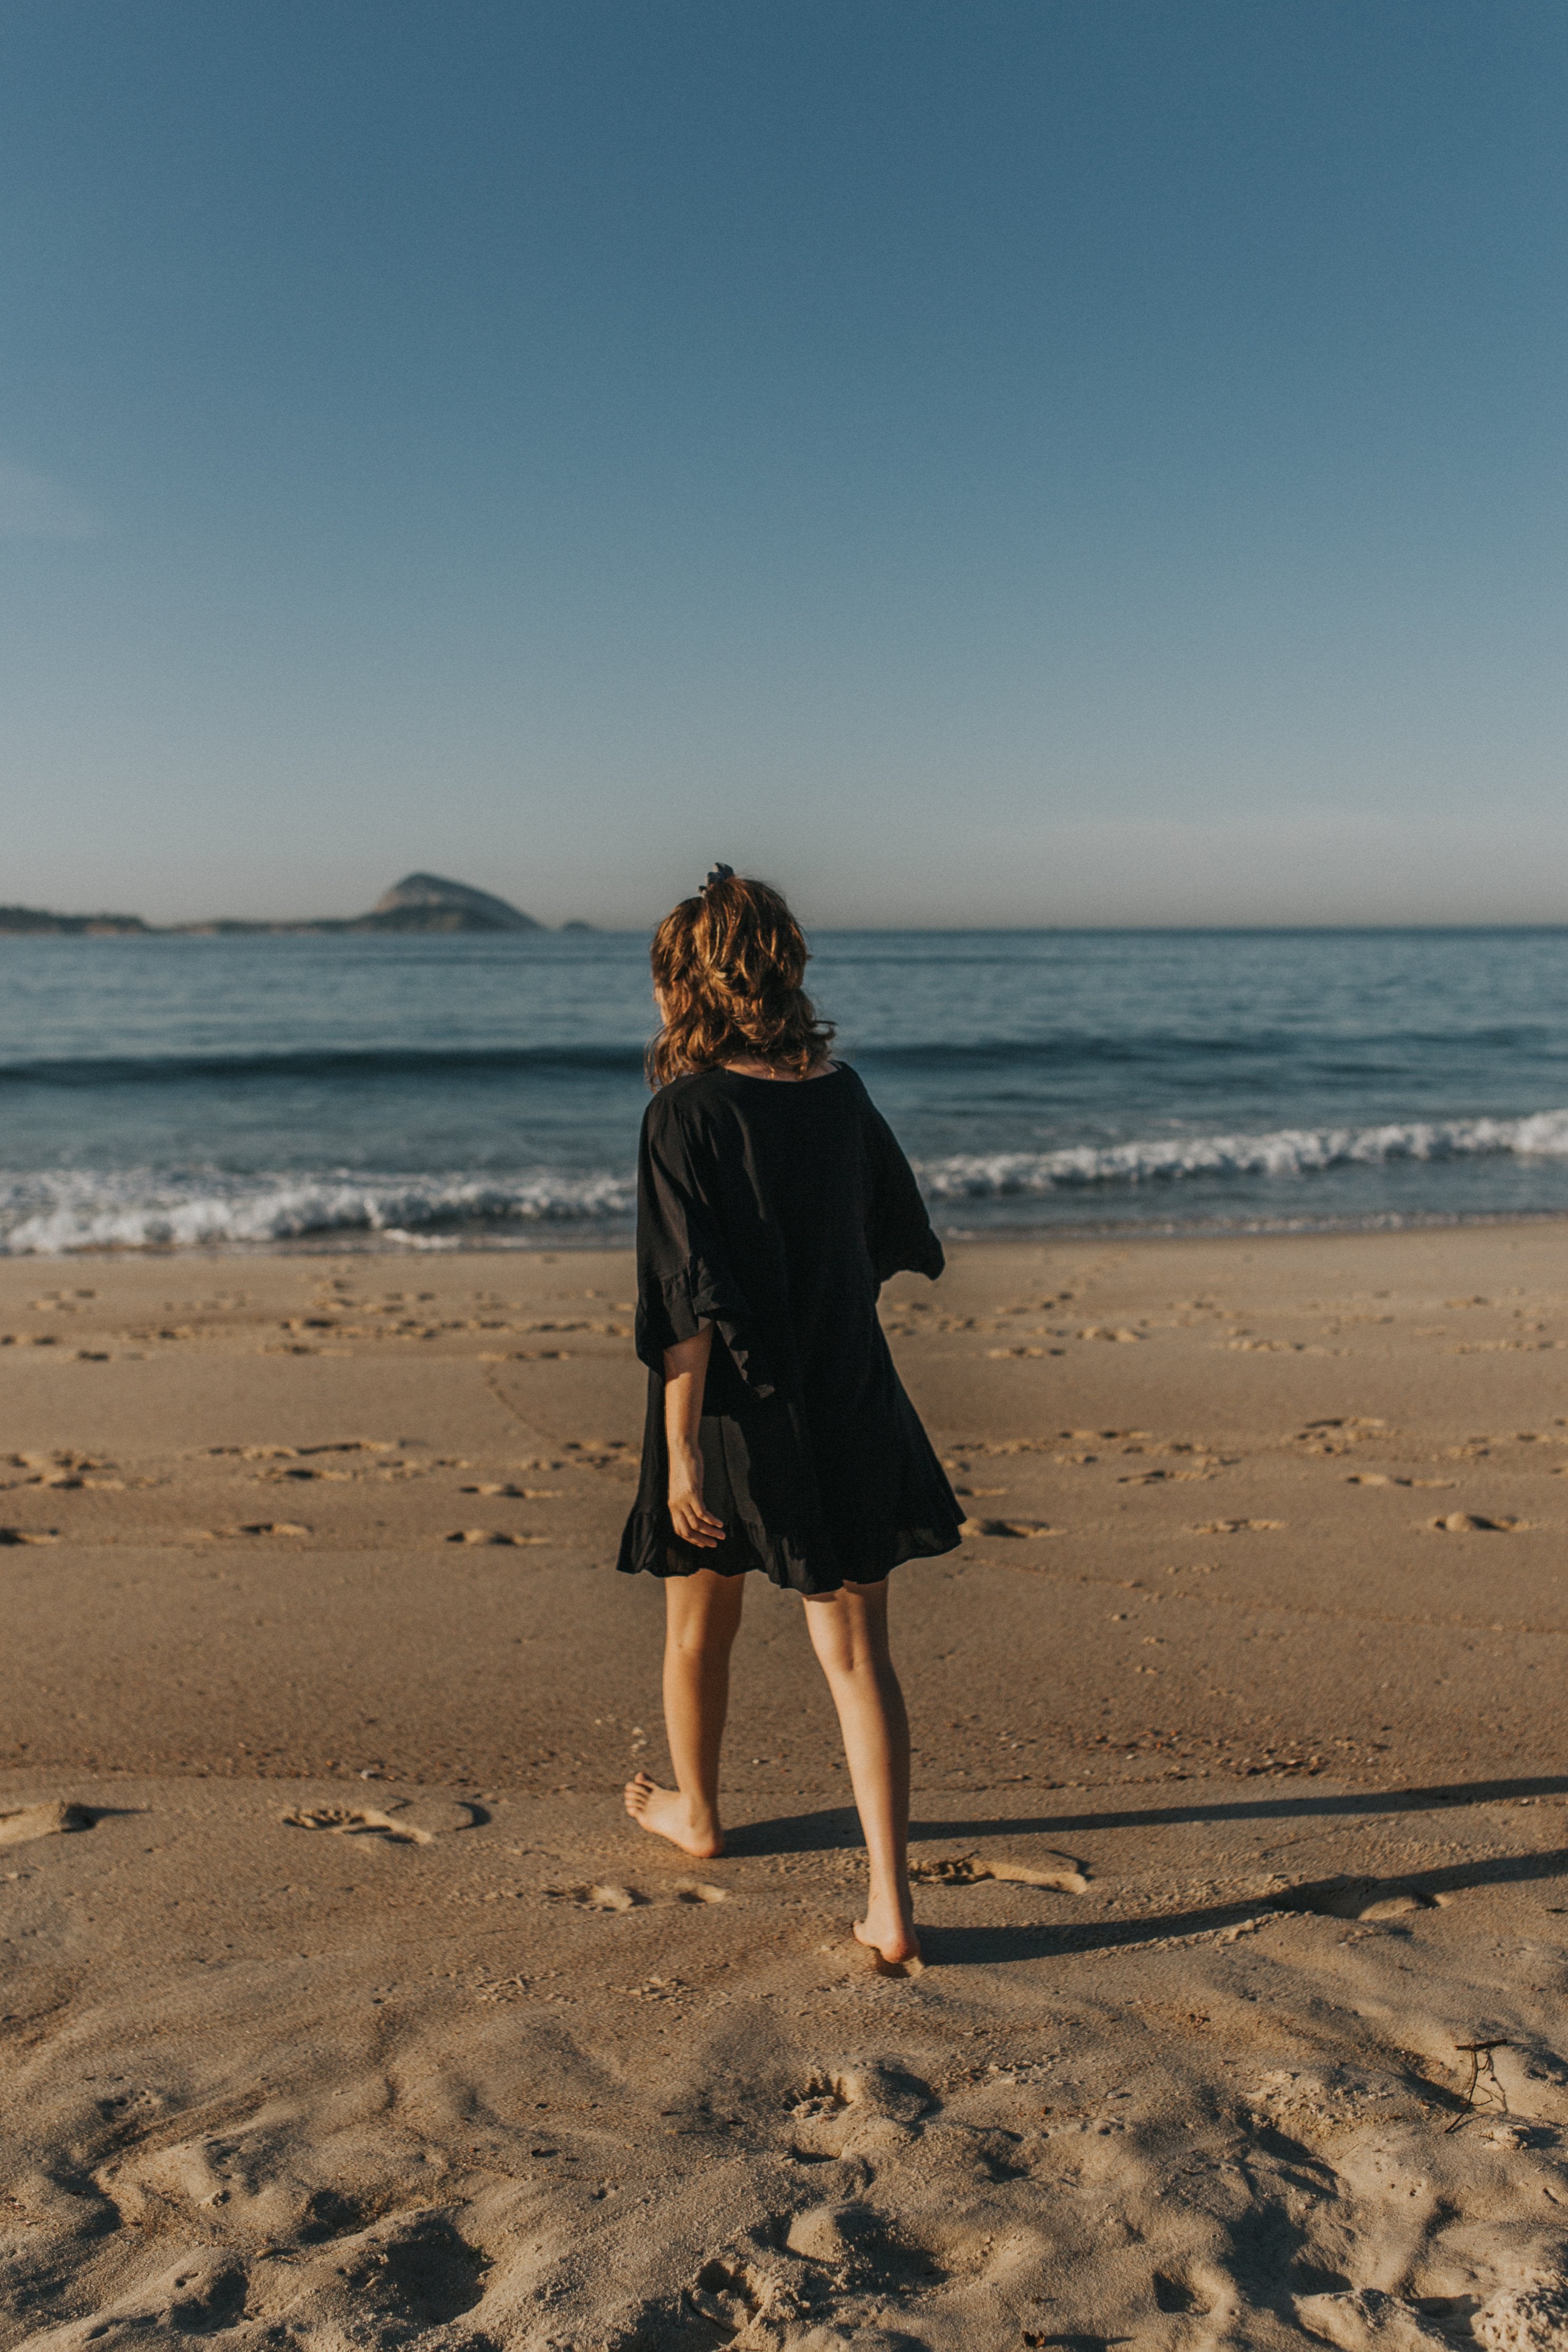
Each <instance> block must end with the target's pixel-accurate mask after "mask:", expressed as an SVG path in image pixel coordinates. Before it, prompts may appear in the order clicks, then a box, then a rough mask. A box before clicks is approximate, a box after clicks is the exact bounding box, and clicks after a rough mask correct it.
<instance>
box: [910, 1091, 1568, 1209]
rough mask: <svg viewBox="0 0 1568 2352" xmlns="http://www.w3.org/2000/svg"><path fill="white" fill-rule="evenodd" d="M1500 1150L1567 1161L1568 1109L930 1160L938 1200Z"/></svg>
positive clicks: (926, 1172)
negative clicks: (1513, 1115) (1514, 1114)
mask: <svg viewBox="0 0 1568 2352" xmlns="http://www.w3.org/2000/svg"><path fill="white" fill-rule="evenodd" d="M1499 1153H1511V1154H1513V1155H1514V1156H1515V1157H1518V1158H1521V1159H1563V1158H1568V1110H1542V1111H1534V1112H1531V1115H1530V1116H1529V1117H1528V1118H1455V1119H1413V1120H1408V1121H1406V1122H1403V1123H1400V1124H1396V1125H1390V1126H1385V1127H1319V1128H1301V1127H1285V1128H1279V1129H1275V1131H1274V1132H1273V1133H1272V1134H1269V1135H1190V1136H1162V1137H1159V1138H1158V1139H1150V1140H1144V1141H1137V1142H1132V1143H1110V1144H1103V1145H1093V1144H1087V1143H1085V1144H1073V1145H1070V1146H1068V1147H1067V1148H1066V1149H1065V1150H1058V1151H988V1152H977V1153H967V1152H956V1153H955V1154H954V1155H953V1156H952V1157H951V1158H950V1159H946V1160H927V1161H925V1163H924V1164H923V1165H922V1167H921V1169H920V1178H921V1182H922V1184H923V1186H924V1188H925V1192H926V1195H927V1197H928V1198H929V1199H931V1200H935V1201H956V1200H970V1201H972V1200H982V1199H986V1198H992V1199H995V1198H998V1197H1000V1196H1003V1195H1008V1194H1012V1195H1019V1194H1029V1193H1045V1192H1067V1191H1071V1190H1077V1189H1081V1188H1082V1187H1085V1186H1089V1185H1095V1186H1101V1185H1103V1186H1106V1187H1113V1186H1118V1185H1133V1184H1161V1183H1164V1184H1170V1183H1178V1182H1180V1181H1182V1180H1183V1179H1185V1178H1188V1177H1193V1176H1275V1177H1295V1176H1308V1175H1315V1174H1317V1173H1319V1172H1321V1171H1323V1170H1325V1169H1330V1168H1348V1167H1353V1166H1356V1165H1361V1166H1367V1167H1387V1166H1389V1165H1390V1164H1391V1163H1393V1162H1395V1161H1397V1160H1473V1159H1479V1158H1484V1157H1490V1156H1492V1155H1495V1154H1499Z"/></svg>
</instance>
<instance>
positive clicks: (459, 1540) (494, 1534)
mask: <svg viewBox="0 0 1568 2352" xmlns="http://www.w3.org/2000/svg"><path fill="white" fill-rule="evenodd" d="M442 1540H443V1541H444V1542H445V1543H455V1544H542V1543H549V1536H517V1535H507V1533H506V1532H505V1531H504V1530H503V1529H501V1528H457V1529H456V1530H455V1532H454V1533H453V1534H451V1535H449V1536H445V1537H444V1538H442Z"/></svg>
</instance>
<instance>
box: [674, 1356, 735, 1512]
mask: <svg viewBox="0 0 1568 2352" xmlns="http://www.w3.org/2000/svg"><path fill="white" fill-rule="evenodd" d="M712 1353H713V1325H712V1324H711V1323H705V1324H704V1325H703V1328H702V1329H701V1330H700V1331H699V1332H698V1333H697V1335H696V1337H695V1339H683V1340H682V1341H681V1343H680V1345H679V1346H678V1347H675V1348H666V1349H665V1350H664V1435H665V1438H666V1440H667V1442H668V1444H669V1451H670V1518H671V1521H672V1523H673V1525H674V1530H675V1533H676V1534H677V1535H678V1536H679V1537H680V1538H681V1540H682V1541H683V1543H689V1544H695V1546H696V1547H697V1549H699V1550H701V1551H711V1550H712V1549H713V1548H714V1547H715V1545H716V1544H721V1543H722V1542H723V1541H724V1522H723V1521H722V1520H721V1519H716V1518H715V1517H714V1516H713V1514H712V1512H711V1511H706V1510H704V1508H703V1458H702V1454H700V1452H699V1451H698V1449H697V1428H698V1424H699V1423H700V1422H701V1420H702V1417H703V1384H704V1382H705V1381H706V1379H707V1360H708V1358H709V1356H710V1355H711V1354H712Z"/></svg>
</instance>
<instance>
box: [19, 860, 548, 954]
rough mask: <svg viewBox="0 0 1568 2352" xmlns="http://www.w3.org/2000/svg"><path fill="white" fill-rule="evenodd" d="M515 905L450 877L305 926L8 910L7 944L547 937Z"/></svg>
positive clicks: (410, 882)
mask: <svg viewBox="0 0 1568 2352" xmlns="http://www.w3.org/2000/svg"><path fill="white" fill-rule="evenodd" d="M543 929H545V925H544V924H543V923H540V922H536V920H535V919H534V918H533V916H532V915H525V914H524V912H523V910H522V908H520V907H514V906H513V905H512V903H511V901H510V899H508V898H497V897H496V896H495V895H494V894H493V892H491V891H489V890H476V889H475V888H474V887H473V886H472V884H470V883H467V882H449V881H448V880H447V879H446V877H445V876H444V875H442V874H405V875H404V876H403V877H402V881H401V882H394V883H393V884H392V888H391V889H390V890H383V891H382V895H381V897H380V898H378V899H377V900H376V903H375V905H374V906H373V907H372V908H371V911H370V913H369V914H368V915H322V916H319V917H317V918H315V919H311V920H307V921H298V922H281V921H279V922H250V921H244V920H241V919H239V918H237V917H234V918H231V917H226V916H220V917H217V918H215V919H214V920H213V921H211V922H206V923H149V922H144V921H143V919H142V918H141V916H140V915H110V914H99V915H54V914H50V913H48V912H47V910H46V909H45V908H40V907H0V937H5V936H9V937H13V938H16V937H20V936H30V937H50V936H53V937H56V938H67V939H94V940H102V939H120V938H146V939H152V938H154V937H156V938H162V939H169V938H181V937H183V938H187V939H229V938H234V937H236V936H237V937H244V936H247V935H256V934H257V933H271V932H279V931H282V932H300V931H305V932H314V931H542V930H543ZM561 929H563V930H567V931H591V930H592V929H593V925H592V924H591V923H584V922H580V921H574V922H570V923H563V924H562V926H561Z"/></svg>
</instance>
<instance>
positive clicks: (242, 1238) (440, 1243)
mask: <svg viewBox="0 0 1568 2352" xmlns="http://www.w3.org/2000/svg"><path fill="white" fill-rule="evenodd" d="M1497 1155H1512V1156H1513V1157H1516V1158H1520V1159H1559V1160H1560V1159H1568V1110H1548V1111H1536V1112H1534V1113H1532V1114H1531V1116H1530V1117H1529V1118H1470V1119H1432V1120H1411V1121H1406V1122H1403V1123H1397V1124H1392V1125H1386V1126H1381V1127H1343V1128H1281V1129H1276V1130H1274V1131H1273V1132H1272V1133H1270V1134H1266V1135H1197V1136H1162V1137H1159V1138H1154V1139H1140V1140H1135V1141H1133V1142H1129V1143H1113V1144H1103V1145H1093V1144H1074V1145H1070V1146H1067V1147H1065V1148H1064V1149H1062V1150H1056V1151H992V1152H977V1153H967V1152H960V1153H955V1154H954V1155H953V1156H951V1157H950V1158H947V1159H943V1160H927V1161H925V1162H923V1163H917V1167H916V1173H917V1174H918V1176H919V1179H920V1182H921V1186H922V1189H923V1190H924V1192H925V1195H926V1197H927V1199H928V1200H930V1201H932V1202H935V1203H938V1204H940V1203H942V1202H956V1201H979V1200H986V1199H992V1200H997V1199H1003V1198H1009V1197H1011V1198H1015V1199H1017V1198H1028V1197H1030V1196H1031V1195H1033V1196H1035V1197H1040V1196H1043V1195H1046V1194H1049V1193H1052V1192H1082V1191H1084V1190H1086V1189H1091V1188H1092V1189H1103V1190H1105V1191H1107V1192H1116V1191H1118V1190H1124V1189H1126V1188H1130V1187H1134V1186H1137V1185H1152V1184H1157V1185H1165V1184H1177V1183H1180V1182H1182V1181H1186V1180H1189V1179H1191V1178H1194V1177H1210V1178H1220V1179H1223V1178H1225V1177H1227V1176H1240V1177H1259V1176H1261V1177H1270V1178H1276V1179H1287V1180H1288V1179H1291V1178H1299V1177H1302V1176H1308V1175H1314V1174H1319V1173H1322V1172H1323V1171H1328V1170H1332V1169H1334V1168H1347V1167H1354V1166H1358V1165H1359V1166H1364V1167H1379V1166H1382V1167H1386V1166H1389V1165H1392V1164H1394V1163H1396V1162H1398V1161H1440V1160H1474V1159H1478V1158H1483V1157H1489V1156H1497ZM634 1205H635V1183H634V1181H633V1179H632V1174H631V1172H630V1171H602V1170H601V1171H592V1172H590V1173H587V1174H583V1175H571V1174H567V1173H562V1172H559V1171H548V1170H535V1171H530V1172H528V1173H519V1174H517V1175H515V1176H498V1175H484V1176H476V1175H466V1174H464V1173H462V1172H461V1171H456V1172H453V1173H449V1174H445V1175H426V1176H398V1175H362V1174H359V1173H350V1172H347V1171H330V1172H326V1171H324V1172H321V1173H319V1174H316V1175H271V1176H268V1175H249V1176H240V1175H235V1174H233V1173H231V1172H228V1171H221V1170H216V1169H206V1170H190V1171H185V1172H183V1173H181V1174H172V1173H170V1172H168V1171H157V1170H152V1169H123V1170H118V1171H110V1170H93V1169H50V1170H46V1171H39V1172H36V1173H23V1172H20V1171H12V1172H10V1173H6V1172H5V1171H0V1256H10V1257H22V1256H27V1255H37V1256H57V1255H63V1254H65V1253H68V1252H69V1251H72V1250H84V1249H147V1248H159V1247H162V1248H171V1247H172V1248H177V1249H178V1248H184V1249H191V1248H199V1247H202V1246H203V1245H206V1246H209V1247H213V1246H215V1247H220V1248H221V1247H222V1246H223V1245H224V1244H231V1245H235V1244H240V1245H243V1244H266V1243H269V1242H288V1241H298V1240H302V1239H304V1238H306V1237H307V1236H308V1235H310V1234H334V1233H340V1234H355V1233H361V1234H367V1235H371V1234H373V1235H374V1236H375V1237H376V1238H377V1240H378V1241H379V1242H380V1243H381V1244H382V1245H383V1246H390V1247H392V1248H403V1249H418V1250H431V1249H454V1248H457V1247H460V1246H461V1244H462V1243H463V1241H464V1239H465V1238H473V1237H475V1236H476V1235H479V1234H492V1235H495V1234H502V1235H504V1234H506V1233H507V1231H508V1230H511V1231H512V1232H515V1233H522V1232H526V1231H528V1230H529V1229H530V1228H531V1229H534V1230H538V1229H539V1228H545V1229H549V1230H555V1231H559V1230H561V1229H563V1228H564V1229H570V1228H571V1227H572V1226H577V1227H579V1228H581V1227H589V1228H592V1227H594V1226H600V1227H603V1226H606V1225H614V1224H622V1225H624V1223H626V1222H627V1220H628V1219H629V1218H630V1216H631V1213H632V1209H633V1207H634Z"/></svg>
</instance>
